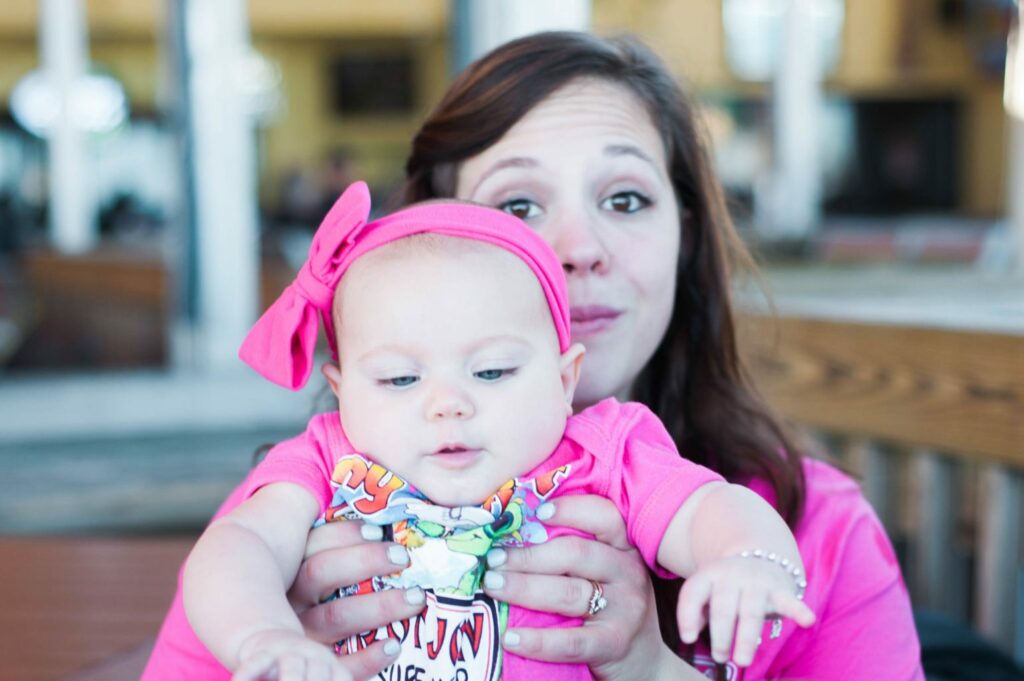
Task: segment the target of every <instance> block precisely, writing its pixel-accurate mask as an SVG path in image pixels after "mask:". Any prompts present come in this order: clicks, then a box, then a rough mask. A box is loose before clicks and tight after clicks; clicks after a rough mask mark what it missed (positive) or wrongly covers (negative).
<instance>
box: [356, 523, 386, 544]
mask: <svg viewBox="0 0 1024 681" xmlns="http://www.w3.org/2000/svg"><path fill="white" fill-rule="evenodd" d="M359 534H361V535H362V536H363V539H365V540H366V541H380V540H381V539H383V538H384V528H383V527H381V526H380V525H367V524H365V523H364V524H363V526H362V527H360V528H359Z"/></svg>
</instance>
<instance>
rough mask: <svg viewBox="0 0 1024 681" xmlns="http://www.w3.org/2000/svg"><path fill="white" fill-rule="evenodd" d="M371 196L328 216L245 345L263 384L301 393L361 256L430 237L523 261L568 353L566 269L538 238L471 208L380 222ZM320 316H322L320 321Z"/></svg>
mask: <svg viewBox="0 0 1024 681" xmlns="http://www.w3.org/2000/svg"><path fill="white" fill-rule="evenodd" d="M369 216H370V191H369V189H368V188H367V186H366V184H365V183H363V182H356V183H355V184H353V185H351V186H350V187H349V188H348V189H346V190H345V192H344V193H343V194H342V195H341V198H339V199H338V200H337V201H336V202H335V203H334V206H332V207H331V210H330V211H329V212H328V213H327V216H326V217H325V218H324V220H323V222H321V223H320V227H319V228H318V229H317V231H316V234H315V235H313V243H312V245H310V247H309V258H308V259H307V260H306V262H305V263H303V265H302V267H301V268H300V269H299V273H298V275H296V277H295V281H294V282H292V283H291V284H289V285H288V287H287V288H286V289H285V290H284V291H283V292H282V293H281V295H280V296H278V298H277V300H275V301H274V303H273V304H272V305H271V306H270V307H269V308H267V311H266V312H264V313H263V316H262V317H260V319H259V321H257V322H256V325H255V326H254V327H253V328H252V330H251V331H249V335H248V336H246V337H245V341H244V342H243V343H242V347H241V349H240V350H239V351H238V356H239V357H241V358H242V360H243V361H245V363H246V364H248V365H249V366H251V367H252V368H253V369H255V370H256V371H257V373H259V374H260V375H261V376H263V377H264V378H266V379H267V380H270V381H273V382H274V383H277V384H278V385H280V386H284V387H285V388H291V389H292V390H298V389H300V388H301V387H302V386H304V385H305V384H306V381H308V380H309V375H310V374H311V373H312V371H313V350H314V348H315V346H316V337H317V332H318V329H319V321H320V320H321V319H322V320H323V324H324V331H325V332H326V333H327V340H328V342H329V343H330V345H331V353H332V355H333V356H334V357H335V358H337V352H338V351H337V348H335V347H334V325H333V322H332V320H331V305H332V303H333V301H334V289H335V288H336V287H337V286H338V282H339V281H341V276H342V275H343V274H344V273H345V271H346V270H347V269H348V268H349V266H350V265H351V264H352V263H353V262H355V261H356V260H357V259H358V258H359V257H360V256H362V255H364V254H365V253H367V252H369V251H372V250H373V249H375V248H379V247H380V246H383V245H384V244H387V243H390V242H392V241H395V240H397V239H401V238H403V237H407V236H411V235H413V234H419V233H421V232H430V233H432V234H444V235H447V236H454V237H461V238H463V239H473V240H475V241H483V242H484V243H488V244H493V245H495V246H498V247H500V248H503V249H505V250H506V251H508V252H510V253H512V254H514V255H516V256H518V257H519V258H520V259H521V260H522V261H523V262H525V263H526V264H527V265H528V266H529V267H530V269H531V270H532V271H533V273H534V275H536V277H537V280H538V281H539V282H540V286H541V289H543V291H544V297H545V298H546V299H547V301H548V307H549V308H550V309H551V318H552V320H554V323H555V331H556V332H557V333H558V345H559V348H560V349H561V351H562V352H565V351H566V350H567V349H568V348H569V343H570V336H569V304H568V294H567V292H566V284H565V275H564V273H563V272H562V263H561V261H560V260H559V259H558V256H557V255H555V252H554V251H552V250H551V247H550V246H548V244H547V243H546V242H545V241H544V240H543V239H541V238H540V237H539V236H538V235H537V233H536V232H534V231H533V230H531V229H530V228H529V227H527V226H526V224H525V223H524V222H523V221H522V220H519V219H518V218H515V217H513V216H511V215H509V214H508V213H504V212H502V211H499V210H495V209H493V208H484V207H482V206H474V205H469V204H465V203H427V204H421V205H417V206H412V207H411V208H406V209H404V210H401V211H399V212H397V213H394V214H392V215H389V216H387V217H383V218H381V219H379V220H375V221H373V222H369V223H368V222H367V219H368V218H369ZM318 313H319V314H318Z"/></svg>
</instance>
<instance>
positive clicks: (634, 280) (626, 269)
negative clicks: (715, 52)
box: [455, 80, 679, 406]
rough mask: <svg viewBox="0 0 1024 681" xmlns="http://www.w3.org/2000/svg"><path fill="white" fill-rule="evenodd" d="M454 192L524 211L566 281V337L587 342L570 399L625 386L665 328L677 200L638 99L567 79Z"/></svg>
mask: <svg viewBox="0 0 1024 681" xmlns="http://www.w3.org/2000/svg"><path fill="white" fill-rule="evenodd" d="M455 195H456V197H458V198H462V199H469V200H472V201H477V202H479V203H484V204H488V205H492V206H497V207H500V208H502V209H504V210H506V211H508V212H509V213H512V214H513V215H516V216H518V217H520V218H523V219H524V220H525V221H526V222H527V223H528V224H529V225H530V226H532V227H533V228H534V229H536V230H537V231H538V232H539V233H540V234H541V235H542V236H543V237H544V238H545V239H547V241H548V242H549V243H550V244H551V245H552V246H553V247H554V249H555V251H556V252H557V253H558V254H559V256H560V257H561V258H562V263H563V265H564V267H565V272H566V277H567V279H568V281H569V298H570V302H571V304H572V310H571V315H572V335H573V340H574V341H578V342H580V343H583V345H584V346H586V349H587V354H586V358H585V359H584V363H583V371H582V375H581V377H580V384H579V387H578V388H577V390H576V400H575V401H576V404H577V406H587V405H589V404H593V403H594V402H597V401H599V400H601V399H604V398H605V397H609V396H613V395H614V396H616V397H618V398H620V399H626V398H628V397H629V392H630V388H631V386H632V384H633V381H634V380H635V379H636V377H637V375H638V374H639V373H640V370H641V369H643V367H644V365H646V364H647V361H648V360H649V359H650V358H651V355H652V354H653V353H654V350H655V348H656V347H657V346H658V343H659V342H660V341H661V339H662V337H663V336H664V334H665V331H666V329H667V328H668V322H669V317H670V316H671V312H672V302H673V299H674V296H675V286H676V282H675V270H676V261H677V259H678V256H679V206H678V205H677V203H676V197H675V192H674V191H673V188H672V184H671V183H670V182H669V178H668V171H667V162H666V158H665V150H664V146H663V144H662V140H661V137H660V135H659V134H658V131H657V130H656V129H655V127H654V124H653V122H652V121H651V118H650V116H649V115H648V113H647V110H646V109H645V108H644V106H643V104H642V103H641V101H640V100H639V99H638V98H637V97H636V96H635V95H633V94H632V93H631V92H630V91H629V90H627V89H626V88H624V87H622V86H619V85H616V84H613V83H610V82H607V81H600V80H581V81H575V82H572V83H570V84H568V85H566V86H565V87H563V88H562V89H560V90H557V91H556V92H555V93H553V94H552V95H551V96H549V97H548V98H547V99H545V100H543V101H541V102H540V103H539V104H538V105H537V106H536V107H534V108H533V109H532V110H531V111H530V112H529V113H528V114H526V116H524V117H523V118H522V119H521V120H520V121H519V122H518V123H517V124H516V125H515V126H513V127H512V128H511V129H510V130H509V131H508V132H507V133H505V136H504V137H502V138H501V139H500V140H498V142H497V143H495V144H494V145H493V146H491V147H489V148H488V149H486V150H485V151H484V152H482V153H481V154H479V155H478V156H474V157H473V158H470V159H468V160H467V161H465V162H464V163H463V164H462V166H461V167H460V169H459V173H458V176H457V184H456V190H455Z"/></svg>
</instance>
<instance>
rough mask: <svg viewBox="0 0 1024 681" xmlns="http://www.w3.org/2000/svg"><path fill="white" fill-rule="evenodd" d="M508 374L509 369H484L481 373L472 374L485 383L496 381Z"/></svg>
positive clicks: (510, 371)
mask: <svg viewBox="0 0 1024 681" xmlns="http://www.w3.org/2000/svg"><path fill="white" fill-rule="evenodd" d="M510 373H512V370H511V369H484V370H483V371H476V372H474V373H473V375H474V376H476V377H477V378H481V379H483V380H485V381H497V380H498V379H499V378H501V377H502V376H505V375H506V374H510Z"/></svg>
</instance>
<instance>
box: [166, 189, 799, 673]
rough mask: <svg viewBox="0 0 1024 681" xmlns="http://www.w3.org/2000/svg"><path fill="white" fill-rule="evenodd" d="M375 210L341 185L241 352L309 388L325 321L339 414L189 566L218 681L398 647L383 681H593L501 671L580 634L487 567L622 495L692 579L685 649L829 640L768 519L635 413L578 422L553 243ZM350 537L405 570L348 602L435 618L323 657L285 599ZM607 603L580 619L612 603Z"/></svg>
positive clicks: (602, 406)
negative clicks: (322, 533) (347, 527)
mask: <svg viewBox="0 0 1024 681" xmlns="http://www.w3.org/2000/svg"><path fill="white" fill-rule="evenodd" d="M369 210H370V203H369V193H368V191H367V189H366V186H365V185H364V184H362V183H357V184H354V185H352V186H351V187H349V189H348V190H346V192H345V193H344V194H343V195H342V197H341V198H340V199H339V200H338V202H337V203H336V204H335V206H334V207H333V208H332V209H331V211H330V213H328V215H327V217H326V218H325V219H324V221H323V223H322V224H321V226H320V228H319V230H318V232H317V234H316V236H315V237H314V239H313V244H312V246H311V248H310V258H309V260H308V261H307V263H306V264H305V265H304V266H303V268H302V270H301V271H300V273H299V275H298V278H297V279H296V281H295V283H294V284H292V285H291V286H289V287H288V289H286V290H285V292H284V293H283V294H282V295H281V297H280V298H279V299H278V300H277V301H276V302H275V303H274V305H272V306H271V307H270V309H268V310H267V312H266V313H265V314H264V315H263V317H262V318H261V319H260V321H259V322H258V323H257V325H256V326H255V327H254V329H253V331H252V332H251V333H250V335H249V337H248V338H247V339H246V341H245V343H244V344H243V346H242V350H241V352H240V354H241V356H242V358H243V359H244V360H245V361H246V362H248V363H249V364H250V365H252V366H253V367H254V368H255V369H256V370H257V371H259V372H260V373H261V374H262V375H264V376H265V377H267V378H268V379H270V380H272V381H274V382H276V383H278V384H281V385H284V386H286V387H289V388H292V389H297V388H299V387H301V386H302V385H304V384H305V383H306V381H307V380H308V378H309V375H310V373H311V370H312V366H313V350H314V345H315V341H316V338H317V333H318V325H319V323H320V322H321V321H322V323H323V324H324V325H325V330H326V332H327V336H328V340H329V342H330V345H331V349H332V351H333V352H334V353H335V357H336V359H337V364H328V365H327V366H325V368H324V374H325V375H326V377H327V381H328V383H329V384H330V387H331V390H332V391H333V393H334V395H335V396H336V397H337V399H338V410H337V412H332V413H328V414H320V415H317V416H315V417H313V419H312V420H311V421H310V423H309V425H308V428H307V430H306V432H305V433H304V434H303V435H301V436H299V437H297V438H295V439H293V440H290V441H287V442H284V443H281V444H280V445H278V446H277V447H275V448H274V450H272V451H271V453H270V454H269V455H268V457H267V458H266V459H265V460H264V461H263V462H262V463H261V464H260V466H259V467H258V468H257V470H256V471H254V473H253V475H252V476H251V478H250V488H249V489H250V496H249V498H248V499H247V500H246V501H244V502H243V503H242V504H241V505H239V506H238V507H237V508H235V509H234V510H233V511H231V512H230V513H229V514H227V515H226V516H224V517H222V518H220V519H219V520H217V521H215V522H214V523H212V524H211V525H210V527H209V528H208V529H207V530H206V532H205V533H204V534H203V536H202V537H201V538H200V539H199V541H198V543H197V544H196V547H195V549H194V550H193V552H192V555H191V556H190V557H189V560H188V562H187V565H186V568H185V574H184V598H185V608H186V612H187V614H188V618H189V622H190V623H191V625H192V627H193V629H194V630H195V632H196V633H197V635H198V636H199V637H200V639H201V640H202V641H203V642H204V644H205V645H206V646H207V647H208V648H209V649H210V651H211V652H212V653H213V654H214V655H215V656H216V657H217V658H218V659H219V660H220V661H221V662H222V663H223V664H224V665H225V666H227V667H228V668H229V669H232V670H237V671H236V676H237V677H239V678H241V677H246V678H251V677H254V676H256V675H258V674H261V673H264V672H265V671H266V669H267V668H268V667H274V666H276V671H274V672H267V673H269V674H270V675H271V676H274V675H276V676H277V677H279V678H296V679H299V678H306V679H328V678H339V679H340V678H348V677H347V676H346V672H345V671H344V669H343V668H342V665H341V664H340V663H339V661H338V658H337V657H336V655H337V654H345V653H350V652H355V651H357V650H360V649H361V648H363V647H365V646H367V645H370V644H372V643H373V642H374V641H377V640H382V639H390V640H389V643H388V646H389V648H388V650H389V651H390V652H392V653H393V654H395V655H396V658H395V661H394V664H393V665H392V666H391V667H389V669H388V670H386V671H385V672H383V673H382V674H381V677H380V678H382V679H410V678H415V679H444V680H445V681H447V680H449V679H464V680H466V681H477V680H487V681H490V680H492V679H498V678H499V677H501V676H502V674H504V677H505V678H511V679H520V678H528V676H530V675H532V676H533V677H534V678H544V679H553V678H554V679H589V678H591V675H590V673H589V670H588V669H587V668H586V667H584V666H574V665H553V664H549V663H544V662H537V661H533V660H529V659H526V658H522V657H518V656H515V655H507V656H506V655H503V646H502V645H501V643H502V640H503V637H504V635H505V632H506V629H511V628H515V627H520V626H525V627H545V626H566V625H567V624H574V623H578V622H579V619H571V618H564V617H558V616H553V615H550V614H547V613H539V612H534V611H531V610H526V609H523V608H518V607H514V606H513V607H509V606H508V605H507V604H504V603H500V602H496V601H494V600H493V599H492V598H490V597H489V596H487V595H486V594H485V593H484V592H483V591H482V590H481V589H480V584H481V580H482V579H483V578H484V576H485V575H484V573H485V563H486V561H485V556H486V555H487V553H488V551H489V550H490V549H491V548H492V547H495V546H501V545H523V544H529V543H538V542H543V541H545V540H546V539H547V538H549V537H552V536H556V535H557V534H558V533H559V528H546V527H545V526H544V525H543V524H542V523H541V522H540V520H542V519H543V518H544V517H545V513H544V510H543V506H542V504H543V502H545V501H546V500H549V499H552V498H553V497H556V496H559V495H569V494H584V493H591V494H601V495H603V496H606V497H608V498H609V499H611V500H612V501H613V502H614V503H616V505H618V507H619V509H620V510H621V512H622V515H623V518H624V519H625V520H626V524H627V526H628V533H629V539H630V542H631V543H633V544H634V545H635V546H636V547H637V549H638V550H639V551H640V553H641V555H642V556H643V557H644V559H645V560H646V561H647V563H648V565H649V566H650V567H651V568H652V569H654V570H656V571H658V572H659V573H660V574H664V575H668V574H672V575H679V576H681V577H684V578H686V579H687V581H686V583H685V585H684V588H683V590H682V591H681V592H680V599H679V604H678V611H677V617H678V619H679V623H680V631H682V632H684V637H685V638H689V639H691V640H692V638H693V636H694V635H695V633H694V632H696V631H697V630H698V629H699V626H700V625H699V621H700V620H701V618H702V617H703V616H704V615H703V613H704V612H705V611H707V612H709V613H710V627H711V632H712V648H713V649H715V650H718V651H722V650H724V651H725V654H726V655H728V651H729V649H730V647H731V642H732V641H733V640H735V642H736V643H735V648H734V650H733V657H734V659H735V661H736V662H737V663H738V664H741V665H746V664H749V663H750V661H751V658H752V657H753V654H754V652H755V649H756V646H757V644H758V641H759V636H760V634H761V632H762V628H763V625H764V619H765V617H766V616H771V617H772V618H773V619H772V629H773V630H775V629H777V628H778V627H779V626H781V620H780V619H778V618H779V617H781V616H786V617H791V618H793V619H794V620H796V622H797V623H798V624H800V625H802V626H809V625H810V624H812V623H813V621H814V615H813V614H812V613H811V612H810V610H809V609H808V608H807V606H806V605H804V604H803V603H802V601H801V600H800V598H801V596H802V594H803V589H804V587H805V586H806V582H804V581H803V578H802V573H801V571H800V570H801V568H802V564H801V562H800V556H799V553H798V552H797V547H796V542H795V540H794V539H793V536H792V535H791V533H790V532H789V529H788V528H787V527H786V524H785V523H784V522H783V521H782V519H781V518H780V517H779V516H778V514H776V513H775V511H774V510H773V509H772V508H771V507H770V506H769V505H768V504H767V503H766V502H764V501H763V500H762V499H761V498H760V497H758V496H756V495H755V494H754V493H752V492H750V491H749V490H747V489H746V488H744V487H741V486H737V485H730V484H727V483H725V482H723V481H722V479H721V478H720V477H719V476H718V475H717V474H715V473H713V472H712V471H709V470H707V469H705V468H703V467H700V466H698V465H696V464H693V463H691V462H689V461H687V460H686V459H683V458H681V457H680V456H679V454H678V452H677V451H676V449H675V447H674V445H673V443H672V440H671V439H670V437H669V436H668V434H667V433H666V432H665V430H664V428H663V427H662V425H661V423H660V422H659V421H658V420H657V419H656V418H655V416H654V415H653V414H652V413H651V412H650V411H648V410H647V409H646V408H645V407H643V406H641V405H638V404H633V403H619V402H616V401H615V400H614V399H608V400H605V401H603V402H600V403H598V404H597V405H595V406H593V407H590V408H588V409H586V410H584V411H582V412H581V413H580V414H577V415H573V412H572V397H573V391H574V389H575V387H576V383H577V380H578V378H579V373H580V365H581V362H582V359H583V354H584V349H583V347H582V346H580V345H579V344H573V343H572V342H571V339H570V329H569V313H568V310H569V306H568V302H567V295H566V284H565V279H564V276H563V273H562V267H561V263H560V262H559V260H558V257H557V256H556V255H555V253H554V252H553V251H551V249H550V248H549V247H548V246H547V244H546V243H545V242H544V241H543V240H542V239H541V238H540V237H539V236H538V235H537V234H535V233H534V232H533V231H531V230H530V229H529V228H528V227H527V226H526V225H525V223H523V222H521V221H520V220H518V219H516V218H514V217H512V216H510V215H508V214H505V213H503V212H500V211H496V210H492V209H489V208H484V207H480V206H475V205H468V204H463V203H456V202H433V203H427V204H420V205H416V206H413V207H411V208H407V209H405V210H403V211H400V212H398V213H395V214H394V215H391V216H388V217H385V218H382V219H380V220H377V221H375V222H370V223H367V219H368V215H369ZM538 508H541V511H540V512H539V513H538ZM345 519H360V520H363V521H365V522H368V523H372V524H377V525H382V526H384V527H385V530H386V534H387V535H388V536H389V538H392V539H393V540H394V541H398V542H400V543H401V544H403V545H405V546H406V548H407V550H408V552H409V555H410V565H409V567H408V568H407V569H406V570H404V571H402V572H400V573H397V574H395V575H392V576H391V577H386V578H382V579H375V580H373V581H372V582H370V583H367V584H362V585H354V586H353V587H350V588H348V589H344V590H342V593H340V594H337V595H338V596H341V597H344V596H346V595H348V594H350V593H358V592H361V591H365V590H374V589H377V590H379V589H386V588H394V587H408V586H412V585H417V586H420V587H423V589H424V591H425V595H426V608H425V610H424V611H423V612H422V613H421V614H420V615H418V616H417V617H415V618H412V619H411V620H407V621H404V622H400V623H396V624H393V625H390V626H388V627H384V628H382V629H380V630H378V631H372V632H366V633H365V634H363V635H360V636H356V637H353V638H352V639H350V640H347V641H341V642H338V643H337V644H336V645H335V650H331V649H330V648H328V647H326V646H323V645H321V644H319V643H317V642H314V641H312V640H309V639H307V638H306V637H305V636H304V635H303V630H302V626H301V624H300V623H299V620H298V618H297V617H296V615H295V613H294V612H293V610H292V608H291V607H289V605H288V602H287V600H286V598H285V591H286V590H287V588H288V585H290V584H291V583H292V581H293V579H294V577H295V573H296V571H297V569H298V567H299V564H300V562H301V560H302V558H303V551H304V547H305V542H306V535H307V533H308V531H309V528H310V526H311V525H313V524H314V523H319V522H332V521H342V520H345ZM593 588H594V591H593V594H592V597H591V599H590V604H589V608H588V612H586V613H584V614H583V616H584V617H592V616H594V615H596V614H597V613H599V612H600V611H601V610H602V609H603V608H604V607H606V606H607V601H606V599H605V598H604V596H603V593H602V591H601V586H600V584H597V583H595V584H594V585H593ZM709 603H710V604H711V605H710V609H709V610H706V609H707V608H708V606H709ZM620 605H621V604H620ZM509 633H510V634H511V633H512V632H509ZM773 634H774V635H777V631H773ZM734 635H735V638H734ZM509 647H511V646H509Z"/></svg>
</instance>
